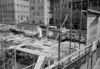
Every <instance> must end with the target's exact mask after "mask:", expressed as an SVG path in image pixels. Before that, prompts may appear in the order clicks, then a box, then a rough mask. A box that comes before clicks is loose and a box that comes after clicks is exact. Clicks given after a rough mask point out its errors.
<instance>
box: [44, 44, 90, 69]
mask: <svg viewBox="0 0 100 69" xmlns="http://www.w3.org/2000/svg"><path fill="white" fill-rule="evenodd" d="M89 47H91V45H89V46H86V47H85V48H83V49H80V50H78V51H76V52H75V53H72V54H70V55H69V56H67V57H65V58H63V59H61V60H60V61H59V62H55V63H54V64H52V65H50V66H48V67H47V68H45V69H52V68H53V67H56V66H57V65H59V64H61V63H63V62H65V61H68V60H69V58H71V57H72V56H74V55H76V54H77V53H79V52H81V51H83V50H86V49H87V48H89Z"/></svg>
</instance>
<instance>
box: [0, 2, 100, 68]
mask: <svg viewBox="0 0 100 69" xmlns="http://www.w3.org/2000/svg"><path fill="white" fill-rule="evenodd" d="M13 1H14V4H16V3H17V1H16V0H12V2H13ZM25 1H26V2H27V1H28V0H25ZM31 1H32V2H31V3H30V5H29V7H30V6H31V10H32V9H34V8H33V7H32V6H37V4H33V5H32V3H33V1H34V0H31ZM36 1H37V0H36ZM50 1H51V2H50V4H49V1H48V2H47V1H46V2H44V3H45V6H50V5H51V7H50V8H52V7H53V8H54V9H53V10H52V11H50V12H49V13H51V16H52V18H51V19H50V20H51V21H49V22H50V24H51V25H50V24H48V23H47V22H48V16H44V24H43V23H42V20H43V18H42V19H41V17H43V16H41V17H40V18H39V17H36V16H35V15H34V16H31V15H32V14H30V15H29V16H31V17H32V18H31V17H30V18H29V19H31V20H29V21H25V19H28V18H27V15H28V13H27V12H24V13H26V14H27V15H26V14H24V13H23V15H25V16H24V18H22V17H21V19H24V21H23V20H18V19H17V18H16V15H17V14H20V15H22V12H23V11H21V13H18V12H17V11H16V5H15V6H14V5H13V4H12V5H13V6H14V7H15V10H14V11H15V14H16V15H15V14H14V16H15V17H14V16H12V17H14V18H15V19H14V20H15V21H16V22H15V23H14V21H11V22H10V20H9V19H6V18H11V17H10V15H11V13H9V12H10V11H8V12H7V9H5V7H6V6H8V5H9V4H10V3H12V2H10V1H9V2H6V0H4V1H3V0H0V10H1V11H0V12H1V14H0V69H100V67H99V65H98V63H100V62H99V60H100V32H99V28H100V11H99V10H95V9H94V7H93V9H91V7H90V5H91V4H92V0H89V1H86V0H80V1H78V0H77V1H76V0H68V1H67V0H66V1H67V2H66V3H63V2H62V1H63V0H62V1H59V2H56V0H54V1H52V0H50ZM26 2H25V3H24V2H23V4H22V5H21V7H22V6H23V5H24V7H25V5H26V4H28V3H29V2H27V3H26ZM83 2H84V3H86V4H85V5H86V8H85V7H84V5H83ZM93 2H94V0H93ZM99 2H100V1H99V0H97V1H96V3H99ZM76 3H77V4H79V3H80V7H78V9H80V17H79V18H80V20H79V24H76V23H77V21H76V22H75V23H74V19H75V20H77V18H78V16H77V17H76V16H75V18H74V15H76V14H73V13H74V10H75V7H74V6H75V4H76ZM5 4H7V5H6V6H5ZM48 4H49V5H48ZM65 4H68V6H69V4H70V6H71V7H70V9H69V10H70V13H68V12H66V15H65V12H63V11H64V9H61V8H62V7H61V5H65ZM41 5H44V4H41ZM41 5H39V6H41ZM17 6H20V4H19V5H18V4H17ZM54 6H55V7H54ZM77 6H79V5H77ZM88 6H89V7H88ZM26 7H27V6H26ZM57 7H59V9H58V10H57V11H56V10H55V9H57ZM73 7H74V8H73ZM95 7H96V6H95ZM27 8H28V7H27ZM44 8H46V7H44ZM83 8H85V9H83ZM46 9H47V8H46ZM20 10H22V9H20ZM23 10H24V9H23ZM18 11H19V10H18ZM58 11H59V12H58ZM29 12H30V11H29ZM35 12H38V11H35ZM41 12H42V11H41ZM47 12H48V10H45V14H46V15H47ZM31 13H32V11H31ZM60 13H61V14H60ZM63 13H64V14H63ZM78 13H79V12H78ZM83 13H84V17H85V16H86V18H84V19H83ZM40 14H41V13H40ZM7 15H9V17H7ZM12 15H13V14H12ZM58 16H59V17H58ZM63 16H64V19H62V18H63ZM45 17H46V18H45ZM49 17H50V16H49ZM57 17H58V18H57ZM18 18H20V16H18ZM35 18H37V19H35ZM11 19H13V18H11ZM32 19H33V20H32ZM46 19H47V20H46ZM61 19H62V20H61ZM7 20H8V21H7ZM35 20H36V21H35ZM39 20H40V21H39ZM83 21H84V22H85V21H86V23H84V22H83ZM35 22H40V23H35ZM58 22H60V23H58ZM82 23H84V24H82ZM85 24H86V25H85ZM85 26H86V29H85Z"/></svg>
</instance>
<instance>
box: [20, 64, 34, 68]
mask: <svg viewBox="0 0 100 69" xmlns="http://www.w3.org/2000/svg"><path fill="white" fill-rule="evenodd" d="M34 65H35V63H34V64H31V65H29V66H27V67H25V68H22V69H27V68H29V67H31V66H34Z"/></svg>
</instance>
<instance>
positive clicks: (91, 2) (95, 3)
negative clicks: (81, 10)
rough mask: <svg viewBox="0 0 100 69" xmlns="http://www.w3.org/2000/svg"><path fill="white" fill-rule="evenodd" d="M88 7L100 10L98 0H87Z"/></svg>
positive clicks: (99, 0) (99, 1)
mask: <svg viewBox="0 0 100 69" xmlns="http://www.w3.org/2000/svg"><path fill="white" fill-rule="evenodd" d="M88 2H89V5H88V6H89V7H88V8H89V9H92V10H97V11H100V0H88Z"/></svg>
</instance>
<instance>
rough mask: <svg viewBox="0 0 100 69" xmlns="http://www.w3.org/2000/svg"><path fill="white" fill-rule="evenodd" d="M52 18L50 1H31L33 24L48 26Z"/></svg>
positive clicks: (31, 19)
mask: <svg viewBox="0 0 100 69" xmlns="http://www.w3.org/2000/svg"><path fill="white" fill-rule="evenodd" d="M50 17H51V14H50V0H30V21H31V23H38V24H45V25H48V24H49V20H50Z"/></svg>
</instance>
